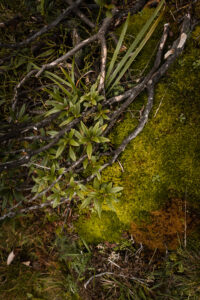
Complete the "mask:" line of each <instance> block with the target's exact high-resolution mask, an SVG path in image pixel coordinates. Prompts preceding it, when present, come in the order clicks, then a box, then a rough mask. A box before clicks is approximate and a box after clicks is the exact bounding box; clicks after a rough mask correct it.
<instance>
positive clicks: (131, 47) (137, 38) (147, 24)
mask: <svg viewBox="0 0 200 300" xmlns="http://www.w3.org/2000/svg"><path fill="white" fill-rule="evenodd" d="M164 2H165V0H161V2H160V3H159V5H158V7H157V8H156V9H155V11H154V13H153V14H152V16H151V17H150V18H149V19H148V21H147V22H146V24H145V25H144V26H143V28H142V29H141V31H140V32H139V33H138V35H137V37H136V39H135V40H134V42H133V43H132V45H131V46H130V48H129V49H128V51H127V52H126V54H125V55H124V57H123V58H122V60H121V61H120V63H119V64H118V66H117V68H116V69H115V71H114V72H113V73H112V75H111V76H110V79H109V80H108V82H107V84H106V88H107V89H108V87H109V86H110V85H111V83H112V81H113V80H114V79H115V78H116V76H117V74H118V73H119V72H120V70H121V69H122V68H123V66H124V65H125V63H126V61H127V60H128V59H129V57H130V54H131V52H132V51H133V50H134V49H135V48H136V47H137V45H138V44H139V42H140V41H141V39H142V38H143V36H144V34H145V33H146V32H147V30H148V28H149V27H150V25H151V24H152V22H153V20H154V19H155V18H156V16H157V15H158V13H159V11H160V10H161V8H162V7H163V5H164ZM114 85H115V84H114Z"/></svg>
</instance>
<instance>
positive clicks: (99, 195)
mask: <svg viewBox="0 0 200 300" xmlns="http://www.w3.org/2000/svg"><path fill="white" fill-rule="evenodd" d="M122 190H123V188H122V187H118V186H117V187H113V184H112V182H110V183H101V182H100V181H99V180H98V179H97V178H95V179H94V181H93V186H92V187H90V188H89V193H88V195H87V196H86V198H85V199H84V201H83V202H82V205H81V208H82V209H83V208H85V207H87V206H88V205H90V203H91V202H93V203H94V209H95V210H96V211H97V212H98V215H99V217H101V211H102V205H103V203H104V202H105V203H106V204H107V205H108V206H109V207H110V208H111V209H112V210H113V209H114V208H113V205H112V203H113V201H115V202H116V201H118V198H119V197H120V195H121V194H120V191H122Z"/></svg>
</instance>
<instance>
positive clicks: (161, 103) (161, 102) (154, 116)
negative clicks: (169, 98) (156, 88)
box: [153, 90, 167, 118]
mask: <svg viewBox="0 0 200 300" xmlns="http://www.w3.org/2000/svg"><path fill="white" fill-rule="evenodd" d="M166 93H167V90H166V91H165V93H164V95H163V96H162V99H161V101H160V103H159V105H158V108H157V109H156V112H155V114H154V116H153V117H154V118H155V117H156V116H157V113H158V111H159V109H160V107H161V105H162V103H163V99H164V98H165V95H166Z"/></svg>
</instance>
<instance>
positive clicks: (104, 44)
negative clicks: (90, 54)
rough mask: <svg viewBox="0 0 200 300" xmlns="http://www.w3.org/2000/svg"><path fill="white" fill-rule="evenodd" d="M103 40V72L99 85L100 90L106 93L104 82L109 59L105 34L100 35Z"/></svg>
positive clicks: (101, 40)
mask: <svg viewBox="0 0 200 300" xmlns="http://www.w3.org/2000/svg"><path fill="white" fill-rule="evenodd" d="M99 39H100V42H101V72H100V80H99V86H98V92H99V93H100V92H102V93H103V94H104V95H105V89H104V83H105V78H106V59H107V46H106V39H105V37H104V35H102V36H100V37H99Z"/></svg>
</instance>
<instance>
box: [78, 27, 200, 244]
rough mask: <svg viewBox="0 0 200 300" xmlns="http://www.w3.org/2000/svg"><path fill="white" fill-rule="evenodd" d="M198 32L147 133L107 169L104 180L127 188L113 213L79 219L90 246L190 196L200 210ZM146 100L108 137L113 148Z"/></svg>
mask: <svg viewBox="0 0 200 300" xmlns="http://www.w3.org/2000/svg"><path fill="white" fill-rule="evenodd" d="M199 32H200V27H197V28H196V29H195V31H194V32H193V34H192V35H191V37H190V39H189V41H188V42H187V46H186V49H185V51H184V54H183V55H181V57H180V58H179V59H178V61H177V62H176V63H175V64H174V65H173V67H172V68H171V69H170V70H169V72H168V73H167V74H166V75H165V77H164V78H163V79H162V81H161V82H160V83H159V84H158V85H157V87H156V91H155V100H154V107H153V110H152V112H151V114H150V118H149V122H148V123H147V125H146V127H145V128H144V130H143V132H142V133H141V134H140V135H139V136H138V137H137V138H136V139H135V140H133V141H132V142H131V143H130V144H129V145H128V146H127V148H126V150H125V151H124V152H123V154H122V155H121V156H120V157H119V162H120V163H119V162H116V163H114V164H113V165H112V166H111V167H108V168H107V169H106V170H104V171H103V174H102V178H103V181H112V182H113V183H114V184H116V185H117V186H122V187H123V188H124V190H123V193H122V196H121V199H120V201H119V202H118V203H115V204H114V208H115V212H112V211H110V209H109V208H108V207H106V206H104V215H105V217H102V219H99V218H98V217H97V216H96V215H91V216H90V218H88V219H86V218H84V216H81V218H80V220H79V221H78V227H77V228H78V230H79V233H80V234H82V235H84V237H85V238H86V240H88V241H89V242H94V241H97V240H98V242H99V241H100V240H105V239H106V240H108V241H113V240H115V239H116V238H117V237H119V236H120V233H121V230H122V228H129V227H130V224H133V222H134V224H139V223H140V222H142V221H147V220H149V218H151V216H152V212H153V211H157V212H159V211H160V212H162V208H163V207H164V206H165V205H166V204H167V203H169V201H171V199H183V198H184V197H187V201H188V202H189V203H190V205H192V206H194V207H198V208H199V207H200V205H199V204H200V201H199V200H200V175H199V174H200V164H199V159H200V143H199V140H200V106H199V94H200V85H199V67H198V64H195V62H198V60H199V55H200V49H199V42H198V41H197V37H198V33H199ZM148 51H149V49H148ZM140 59H141V58H140ZM145 102H146V94H145V93H143V94H142V95H140V97H138V99H137V100H136V101H135V103H133V104H132V105H131V107H130V108H129V109H128V110H127V112H126V113H125V114H124V115H123V116H122V119H121V121H120V122H119V123H118V125H117V126H116V128H115V129H114V130H113V132H112V133H111V135H110V139H111V142H112V143H113V144H114V145H115V146H117V145H119V144H120V143H121V142H122V140H123V139H124V138H125V137H126V136H127V135H128V134H129V133H130V132H131V131H132V130H133V129H134V127H135V125H136V124H137V122H138V119H139V115H140V110H141V109H142V107H143V105H145ZM120 164H121V165H122V167H123V169H122V168H121V166H120ZM158 215H159V213H158ZM81 224H82V225H81ZM179 225H180V224H179ZM163 226H164V225H163ZM165 228H166V227H165ZM179 229H180V228H179ZM132 234H133V235H134V232H133V225H132ZM156 237H157V238H158V235H157V236H156ZM162 239H163V236H161V240H162ZM161 240H160V241H158V243H159V242H161ZM162 241H163V240H162Z"/></svg>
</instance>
